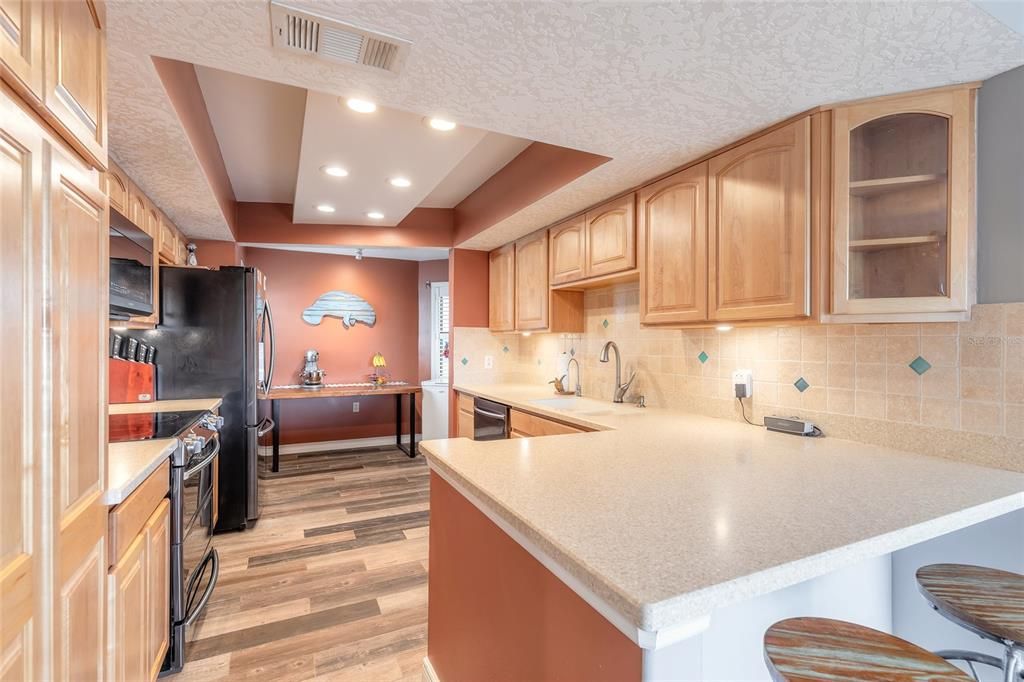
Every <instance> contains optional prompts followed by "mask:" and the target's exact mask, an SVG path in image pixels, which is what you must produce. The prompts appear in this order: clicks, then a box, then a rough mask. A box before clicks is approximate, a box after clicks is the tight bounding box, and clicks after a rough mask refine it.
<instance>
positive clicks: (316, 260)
mask: <svg viewBox="0 0 1024 682" xmlns="http://www.w3.org/2000/svg"><path fill="white" fill-rule="evenodd" d="M243 255H244V258H245V262H246V264H247V265H251V266H255V267H257V268H259V269H260V270H261V271H262V272H264V273H265V274H266V276H267V297H268V298H269V300H270V304H271V306H272V307H273V311H274V325H275V331H276V335H277V339H276V340H277V344H278V346H277V369H276V371H275V375H274V384H276V385H279V384H290V383H298V382H299V378H298V373H299V371H301V369H302V358H303V354H304V353H305V351H306V349H308V348H316V349H317V350H318V351H320V366H321V367H322V368H323V369H325V370H326V371H327V381H328V382H346V381H365V380H366V376H367V375H368V374H369V373H370V372H371V371H372V367H371V366H370V360H371V358H372V357H373V354H374V353H375V352H377V351H380V352H381V353H383V354H384V357H385V358H386V359H387V361H388V369H390V370H391V373H392V376H393V377H394V378H395V379H404V380H406V381H410V382H416V381H417V379H418V376H419V349H418V344H419V342H418V333H419V310H418V307H419V301H418V298H417V289H418V288H419V287H420V286H422V285H421V284H420V280H419V263H417V262H415V261H400V260H385V259H375V258H365V259H363V260H361V261H357V260H356V259H355V258H351V257H349V256H334V255H326V254H314V253H297V252H290V251H276V250H272V249H254V248H246V249H245V252H244V254H243ZM333 290H340V291H349V292H351V293H354V294H357V295H359V296H361V297H363V298H364V299H366V300H367V301H369V303H370V305H372V306H373V307H374V310H375V311H376V313H377V323H376V324H375V325H374V327H372V328H370V327H367V326H366V325H363V324H357V325H355V326H353V327H352V328H350V329H345V328H344V327H343V326H342V324H341V321H340V320H337V319H335V318H324V321H323V322H322V323H321V324H320V325H309V324H306V323H305V322H304V321H303V320H302V311H303V310H304V309H305V308H307V307H308V306H309V305H311V304H312V303H313V301H315V300H316V298H317V297H318V296H319V295H320V294H322V293H324V292H327V291H333ZM354 400H355V399H347V398H328V399H316V400H312V399H310V400H288V401H283V402H282V405H281V442H282V443H285V444H287V443H306V442H317V441H330V440H347V439H353V438H370V437H374V436H387V435H392V434H394V430H395V421H394V398H393V397H391V396H386V397H385V396H382V397H380V398H360V399H358V402H359V404H360V411H359V413H358V414H355V413H353V412H352V403H353V402H354Z"/></svg>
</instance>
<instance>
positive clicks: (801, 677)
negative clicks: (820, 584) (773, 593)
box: [764, 618, 971, 682]
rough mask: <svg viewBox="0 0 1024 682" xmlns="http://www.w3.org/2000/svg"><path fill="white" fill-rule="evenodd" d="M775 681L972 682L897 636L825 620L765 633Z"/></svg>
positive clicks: (782, 625) (789, 622)
mask: <svg viewBox="0 0 1024 682" xmlns="http://www.w3.org/2000/svg"><path fill="white" fill-rule="evenodd" d="M764 660H765V663H766V664H767V666H768V672H769V673H770V674H771V676H772V679H773V680H775V682H815V681H817V680H829V681H830V682H836V681H837V680H850V681H856V680H872V682H882V681H885V682H925V681H927V682H971V678H970V676H969V675H967V674H966V673H964V672H963V671H962V670H960V669H959V668H957V667H956V666H954V665H952V664H951V663H947V662H946V661H945V660H943V659H942V658H940V657H939V656H936V655H935V654H933V653H931V652H930V651H927V650H925V649H922V648H921V647H919V646H915V645H913V644H911V643H910V642H907V641H906V640H902V639H900V638H899V637H895V636H893V635H888V634H886V633H884V632H879V631H878V630H872V629H871V628H867V627H864V626H863V625H856V624H854V623H847V622H845V621H841V620H832V619H829V618H788V619H786V620H780V621H779V622H778V623H776V624H775V625H772V626H771V627H770V628H768V630H767V631H766V632H765V633H764Z"/></svg>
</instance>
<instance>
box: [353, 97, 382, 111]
mask: <svg viewBox="0 0 1024 682" xmlns="http://www.w3.org/2000/svg"><path fill="white" fill-rule="evenodd" d="M345 105H346V106H348V108H349V109H351V110H352V111H358V112H359V113H360V114H372V113H373V112H375V111H377V105H376V104H374V103H373V102H371V101H369V100H365V99H356V98H354V97H350V98H349V99H347V100H345Z"/></svg>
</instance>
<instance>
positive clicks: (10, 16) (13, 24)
mask: <svg viewBox="0 0 1024 682" xmlns="http://www.w3.org/2000/svg"><path fill="white" fill-rule="evenodd" d="M0 29H3V30H4V33H3V39H2V40H0V59H2V60H3V63H4V64H5V65H6V66H7V71H6V72H5V73H4V76H5V80H8V81H9V83H10V85H11V87H13V88H14V89H15V90H18V91H19V92H21V93H22V94H23V95H24V96H25V98H26V99H29V100H35V101H39V102H41V101H42V99H43V74H44V71H45V69H44V68H43V3H41V2H32V1H31V0H29V1H26V0H0Z"/></svg>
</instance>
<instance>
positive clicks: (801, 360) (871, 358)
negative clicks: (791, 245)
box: [453, 283, 1024, 470]
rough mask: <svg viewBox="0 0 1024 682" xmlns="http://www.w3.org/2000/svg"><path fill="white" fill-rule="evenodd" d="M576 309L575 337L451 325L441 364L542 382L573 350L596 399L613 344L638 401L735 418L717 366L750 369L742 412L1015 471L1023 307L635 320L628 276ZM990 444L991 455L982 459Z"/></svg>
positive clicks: (1021, 440) (610, 369)
mask: <svg viewBox="0 0 1024 682" xmlns="http://www.w3.org/2000/svg"><path fill="white" fill-rule="evenodd" d="M584 307H585V312H586V326H585V333H584V334H583V335H582V336H573V337H566V336H560V335H552V334H534V335H532V336H529V337H526V336H518V335H514V334H509V335H492V334H490V333H489V332H488V331H487V330H486V329H484V330H479V329H471V330H463V329H460V330H457V332H456V339H457V340H456V346H457V349H456V353H457V355H456V357H455V358H454V359H453V360H454V362H456V363H458V362H459V360H460V358H462V357H463V356H465V358H466V360H467V363H466V365H459V364H456V365H455V367H456V369H455V381H456V383H460V382H461V383H487V382H492V381H513V382H530V383H532V382H541V381H548V380H549V379H551V378H552V376H554V374H555V373H556V372H557V371H558V369H557V368H558V355H559V353H561V352H563V351H569V350H574V351H575V353H576V356H577V357H578V358H579V359H580V362H581V364H582V367H583V379H582V384H583V392H584V395H587V396H591V397H597V398H601V399H609V400H610V399H611V396H612V384H613V383H614V371H615V370H614V365H613V363H607V364H604V363H600V362H598V355H599V353H600V351H601V347H602V346H603V345H604V343H605V342H606V341H608V340H614V341H615V342H616V344H617V345H618V346H619V349H620V351H621V353H622V360H623V376H624V377H628V376H629V374H630V373H631V372H633V371H634V370H635V371H636V372H637V378H636V380H635V382H634V384H633V387H632V389H631V391H630V396H631V397H633V398H635V397H636V396H638V395H640V394H643V395H644V396H645V397H646V400H647V404H648V405H651V406H657V407H674V408H680V409H687V410H690V411H696V412H701V413H705V414H710V415H712V416H718V417H726V418H734V419H741V418H742V414H741V412H740V410H739V406H738V405H737V403H736V399H735V397H734V393H733V387H732V383H731V381H730V376H731V373H732V371H733V370H734V369H739V368H744V369H750V370H752V371H753V376H754V392H753V398H752V400H750V401H745V402H747V410H748V416H749V417H750V418H751V419H754V420H759V419H760V418H761V417H763V416H764V415H765V414H784V415H799V416H802V417H806V418H811V419H813V420H814V421H815V422H816V423H818V424H819V425H821V426H822V427H823V428H824V429H825V431H826V433H829V432H831V433H833V434H834V435H840V436H842V437H847V438H853V439H855V440H861V439H862V440H866V441H870V442H879V443H880V444H886V445H894V446H900V447H906V448H907V449H921V448H918V447H914V445H915V444H916V440H920V439H924V441H925V442H927V443H931V442H932V441H933V440H940V441H941V440H942V438H940V437H939V436H941V434H946V438H945V441H944V443H945V444H944V445H942V448H944V449H946V450H947V451H948V452H945V453H944V454H947V455H950V456H955V453H954V452H953V449H955V448H959V447H961V446H962V447H964V448H975V449H978V447H979V446H978V444H979V443H982V446H981V447H980V450H979V452H982V454H973V455H970V456H967V457H966V458H967V459H973V460H975V461H982V462H983V463H999V464H1000V465H1002V466H1007V467H1008V468H1014V469H1018V470H1024V303H1007V304H988V305H977V306H975V307H974V309H973V311H972V319H971V321H970V322H961V323H956V322H950V323H929V324H828V325H808V326H791V327H775V326H767V325H766V326H762V327H742V328H735V329H732V330H730V331H726V332H719V331H716V330H714V329H690V330H679V329H653V328H649V327H641V326H640V321H639V289H638V286H637V284H635V283H630V284H623V285H617V286H614V287H609V288H604V289H598V290H594V291H588V292H587V293H586V295H585V299H584ZM464 333H465V335H464ZM463 341H465V344H464V345H463ZM495 348H496V349H497V353H500V359H501V360H502V362H501V363H500V364H496V365H495V369H494V370H490V371H488V370H483V369H482V355H483V354H484V353H485V352H486V353H495V350H494V349H495ZM504 349H508V350H507V351H506V350H504ZM951 432H952V433H955V434H957V435H956V436H955V437H951V436H949V434H950V433H951ZM975 435H976V437H974V438H970V437H968V436H975ZM993 438H994V439H997V441H994V442H987V441H985V439H993ZM979 439H980V440H979ZM983 441H985V442H983ZM993 443H994V445H993ZM922 447H925V446H922ZM993 447H994V448H995V452H994V453H993V454H992V457H986V456H984V453H983V451H986V450H990V449H992V448H993ZM993 459H996V460H999V462H993V461H992V460H993ZM1007 462H1009V463H1008V464H1007Z"/></svg>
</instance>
